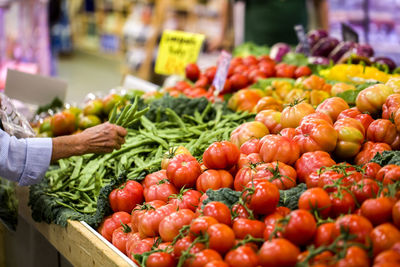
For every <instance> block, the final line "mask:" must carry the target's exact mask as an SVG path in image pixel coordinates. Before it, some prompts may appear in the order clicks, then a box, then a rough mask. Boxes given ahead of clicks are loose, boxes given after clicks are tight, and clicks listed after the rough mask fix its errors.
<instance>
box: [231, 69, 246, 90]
mask: <svg viewBox="0 0 400 267" xmlns="http://www.w3.org/2000/svg"><path fill="white" fill-rule="evenodd" d="M228 80H229V82H230V84H231V89H232V90H233V91H237V90H240V89H243V88H245V87H246V86H247V85H248V83H249V80H248V79H247V77H246V76H245V75H243V74H241V73H236V74H233V75H232V76H231V77H230V78H229V79H228Z"/></svg>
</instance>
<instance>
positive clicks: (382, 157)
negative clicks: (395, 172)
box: [371, 151, 400, 166]
mask: <svg viewBox="0 0 400 267" xmlns="http://www.w3.org/2000/svg"><path fill="white" fill-rule="evenodd" d="M371 162H375V163H378V164H379V165H381V166H385V165H389V164H394V165H398V166H400V151H383V152H382V153H379V152H378V153H376V154H375V156H374V157H373V159H372V160H371Z"/></svg>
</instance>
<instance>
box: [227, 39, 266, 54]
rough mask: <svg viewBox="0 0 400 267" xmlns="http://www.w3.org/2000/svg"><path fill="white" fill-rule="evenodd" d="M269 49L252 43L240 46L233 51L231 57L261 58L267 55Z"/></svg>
mask: <svg viewBox="0 0 400 267" xmlns="http://www.w3.org/2000/svg"><path fill="white" fill-rule="evenodd" d="M269 50H270V49H269V47H268V46H266V45H256V44H255V43H252V42H247V43H244V44H241V45H239V46H237V47H235V49H234V50H233V56H235V57H247V56H249V55H254V56H263V55H269Z"/></svg>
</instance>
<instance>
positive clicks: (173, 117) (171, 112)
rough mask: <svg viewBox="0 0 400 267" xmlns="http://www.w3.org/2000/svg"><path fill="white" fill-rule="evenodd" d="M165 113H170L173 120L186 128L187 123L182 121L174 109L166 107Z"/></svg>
mask: <svg viewBox="0 0 400 267" xmlns="http://www.w3.org/2000/svg"><path fill="white" fill-rule="evenodd" d="M165 113H167V114H168V115H169V117H170V118H171V119H172V120H173V121H175V122H177V123H178V125H179V127H180V128H181V129H183V130H186V125H185V123H184V122H183V121H182V119H181V118H179V116H178V114H176V112H175V111H173V110H172V109H170V108H166V109H165Z"/></svg>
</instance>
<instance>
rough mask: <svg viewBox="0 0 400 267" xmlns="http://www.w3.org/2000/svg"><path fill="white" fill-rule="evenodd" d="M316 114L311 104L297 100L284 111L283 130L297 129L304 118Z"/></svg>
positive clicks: (282, 118) (282, 117) (282, 116)
mask: <svg viewBox="0 0 400 267" xmlns="http://www.w3.org/2000/svg"><path fill="white" fill-rule="evenodd" d="M314 112H315V110H314V108H313V107H312V106H311V105H310V104H308V103H305V102H303V101H302V100H295V101H294V102H293V103H291V104H290V105H289V106H287V107H286V108H285V109H284V110H283V111H282V115H281V125H282V127H283V128H296V127H297V126H299V125H300V121H301V120H302V119H303V117H305V116H307V115H308V114H311V113H314Z"/></svg>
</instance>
